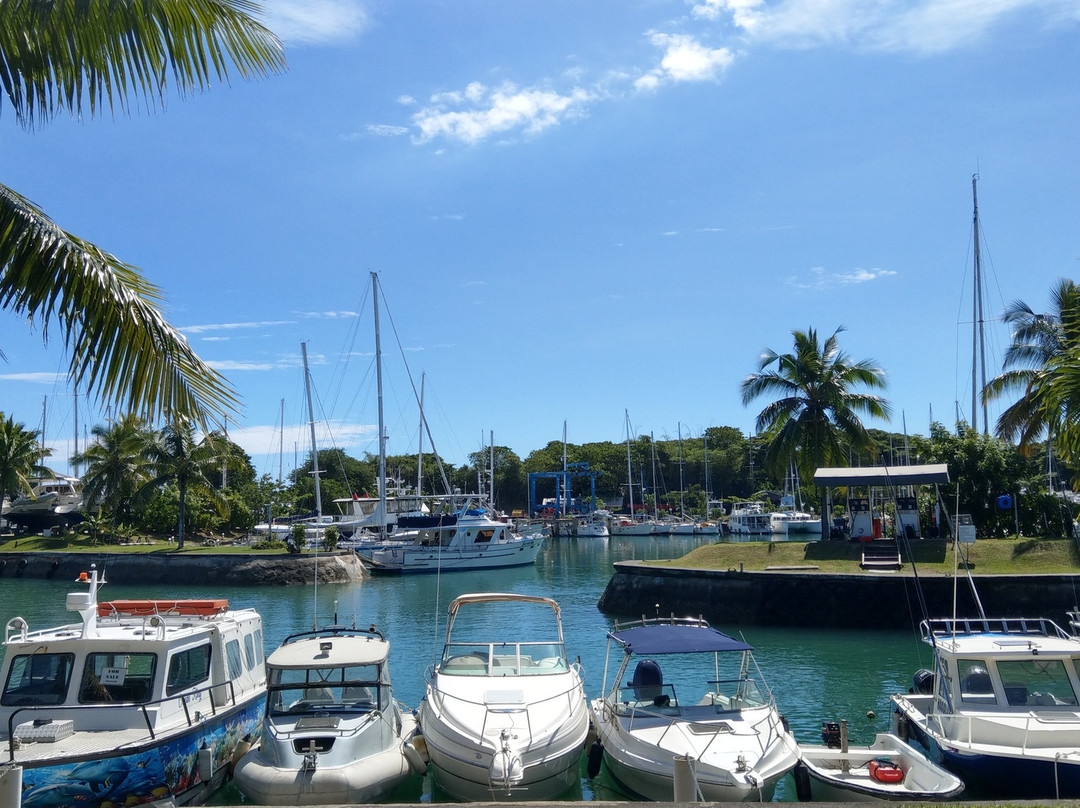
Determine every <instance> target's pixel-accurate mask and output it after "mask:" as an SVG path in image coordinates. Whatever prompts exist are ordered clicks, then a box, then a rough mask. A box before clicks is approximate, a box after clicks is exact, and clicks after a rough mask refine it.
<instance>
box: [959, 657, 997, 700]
mask: <svg viewBox="0 0 1080 808" xmlns="http://www.w3.org/2000/svg"><path fill="white" fill-rule="evenodd" d="M956 669H957V672H958V673H959V674H960V698H961V700H962V701H965V702H967V703H968V704H997V696H995V695H994V681H993V679H991V678H990V674H989V672H988V670H989V669H988V668H987V666H986V660H985V659H958V660H956Z"/></svg>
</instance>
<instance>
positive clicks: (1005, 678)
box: [997, 659, 1077, 707]
mask: <svg viewBox="0 0 1080 808" xmlns="http://www.w3.org/2000/svg"><path fill="white" fill-rule="evenodd" d="M1067 667H1068V668H1071V667H1072V660H1071V659H1070V660H1064V659H1025V660H1017V661H1004V660H1002V661H999V662H998V663H997V669H998V674H999V675H1000V676H1001V682H1002V685H1003V686H1004V689H1005V698H1006V699H1007V700H1008V702H1009V706H1010V707H1021V706H1023V707H1026V706H1038V707H1054V706H1069V707H1076V704H1077V699H1076V692H1075V691H1074V690H1073V686H1072V682H1071V680H1070V679H1069V673H1068V670H1067Z"/></svg>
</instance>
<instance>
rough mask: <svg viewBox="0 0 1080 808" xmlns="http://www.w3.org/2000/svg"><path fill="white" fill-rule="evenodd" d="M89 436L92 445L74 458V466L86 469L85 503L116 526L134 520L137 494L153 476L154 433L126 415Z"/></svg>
mask: <svg viewBox="0 0 1080 808" xmlns="http://www.w3.org/2000/svg"><path fill="white" fill-rule="evenodd" d="M90 433H91V434H92V435H93V436H94V440H93V442H92V443H91V444H90V445H89V446H87V447H86V450H85V451H84V452H81V453H79V454H76V455H74V456H73V457H72V458H71V462H72V464H73V465H78V466H81V467H85V471H84V472H83V475H82V491H83V499H84V501H85V502H87V503H98V504H99V506H100V507H102V508H104V509H105V511H106V512H107V513H108V514H109V516H110V517H111V519H112V520H113V522H114V523H115V522H117V521H122V520H124V519H127V518H129V517H130V516H131V507H132V502H133V500H134V498H135V494H136V492H137V491H138V490H139V488H140V487H141V486H142V485H143V483H145V482H146V481H147V480H149V479H150V477H151V476H152V475H151V471H152V469H151V465H150V459H149V456H148V447H149V444H150V441H151V439H152V436H153V432H152V431H151V430H150V428H149V427H147V425H146V422H145V421H143V420H142V419H141V418H139V417H138V416H136V415H127V416H125V417H124V418H121V419H120V420H119V421H115V422H113V423H112V424H109V425H108V426H105V425H102V424H98V425H97V426H95V427H94V428H93V429H92V430H91V431H90Z"/></svg>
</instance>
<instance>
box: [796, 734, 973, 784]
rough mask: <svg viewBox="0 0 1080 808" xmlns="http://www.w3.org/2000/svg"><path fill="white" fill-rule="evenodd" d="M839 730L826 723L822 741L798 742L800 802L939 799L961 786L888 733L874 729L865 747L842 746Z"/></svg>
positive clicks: (940, 768)
mask: <svg viewBox="0 0 1080 808" xmlns="http://www.w3.org/2000/svg"><path fill="white" fill-rule="evenodd" d="M839 730H840V728H839V726H838V724H837V723H835V722H830V723H827V724H825V725H824V727H823V728H822V740H823V741H825V743H824V744H822V745H811V744H799V755H800V760H799V763H798V765H796V766H795V770H794V772H793V774H794V777H795V792H796V795H797V796H798V798H799V800H800V801H802V802H809V801H811V800H813V801H816V802H893V801H908V802H942V801H944V800H954V799H957V798H958V797H959V796H960V794H961V793H962V792H963V790H964V781H963V780H961V779H960V778H959V777H957V776H956V775H954V774H952V773H950V772H948V771H946V770H945V769H943V768H942V767H941V766H938V765H937V764H935V763H934V762H933V761H931V760H930V759H929V758H927V757H926V755H924V754H923V753H922V752H920V751H919V750H917V749H915V747H913V746H911V745H910V744H908V743H906V742H905V741H902V740H901V739H900V738H898V737H897V736H895V735H892V734H891V733H887V732H880V733H878V734H877V735H876V736H875V737H874V742H873V743H871V744H870V745H869V746H858V745H854V746H848V744H847V738H846V733H843V735H844V737H843V738H842V739H841V737H840V735H841V732H840V731H839Z"/></svg>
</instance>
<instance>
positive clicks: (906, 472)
mask: <svg viewBox="0 0 1080 808" xmlns="http://www.w3.org/2000/svg"><path fill="white" fill-rule="evenodd" d="M947 482H949V465H948V464H947V463H925V464H923V465H921V466H863V467H861V468H846V469H845V468H821V469H818V470H817V471H815V472H814V485H816V486H817V487H818V488H836V487H839V486H844V485H884V486H888V485H926V484H929V483H947Z"/></svg>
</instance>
